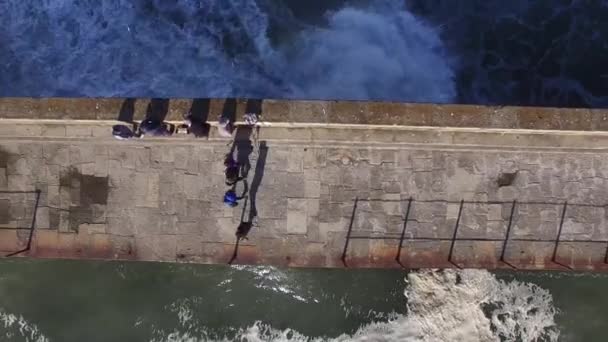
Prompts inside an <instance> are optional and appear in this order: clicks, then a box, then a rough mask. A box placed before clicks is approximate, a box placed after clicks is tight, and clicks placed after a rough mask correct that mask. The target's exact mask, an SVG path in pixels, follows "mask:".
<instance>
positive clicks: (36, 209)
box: [6, 189, 41, 257]
mask: <svg viewBox="0 0 608 342" xmlns="http://www.w3.org/2000/svg"><path fill="white" fill-rule="evenodd" d="M40 194H41V191H40V189H36V202H35V204H34V214H33V215H32V225H31V226H30V235H29V237H28V239H27V245H26V246H25V248H23V249H21V250H18V251H16V252H13V253H10V254H7V255H6V257H12V256H15V255H17V254H21V253H23V252H27V251H29V250H30V248H32V239H33V238H34V229H36V214H37V213H38V204H39V203H40Z"/></svg>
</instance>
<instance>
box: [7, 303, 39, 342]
mask: <svg viewBox="0 0 608 342" xmlns="http://www.w3.org/2000/svg"><path fill="white" fill-rule="evenodd" d="M0 340H2V341H25V342H49V339H48V338H47V337H46V336H44V334H43V333H42V332H41V331H40V330H39V329H38V327H37V326H36V325H35V324H33V323H31V322H29V321H28V320H27V319H26V318H25V317H23V316H21V315H15V314H12V313H8V312H5V311H4V310H3V309H2V308H0Z"/></svg>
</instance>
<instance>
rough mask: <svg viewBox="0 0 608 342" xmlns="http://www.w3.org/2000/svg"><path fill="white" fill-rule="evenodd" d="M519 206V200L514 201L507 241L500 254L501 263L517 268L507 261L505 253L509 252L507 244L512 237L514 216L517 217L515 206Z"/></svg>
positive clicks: (506, 236) (506, 235)
mask: <svg viewBox="0 0 608 342" xmlns="http://www.w3.org/2000/svg"><path fill="white" fill-rule="evenodd" d="M516 205H517V200H514V201H513V205H512V206H511V215H509V223H508V225H507V233H506V234H505V241H504V242H503V244H502V252H501V253H500V262H502V263H503V264H505V265H507V266H509V267H511V268H515V269H516V268H517V267H515V266H513V265H511V263H509V262H507V261H505V253H506V252H507V243H508V242H509V237H510V236H511V227H512V226H513V216H514V215H515V206H516Z"/></svg>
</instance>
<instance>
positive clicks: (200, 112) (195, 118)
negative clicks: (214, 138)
mask: <svg viewBox="0 0 608 342" xmlns="http://www.w3.org/2000/svg"><path fill="white" fill-rule="evenodd" d="M209 106H210V100H209V99H194V100H193V101H192V105H191V106H190V110H189V111H188V113H187V114H186V115H185V116H184V120H185V122H186V127H187V128H188V133H190V134H192V135H194V136H195V137H197V138H202V137H209V131H210V129H211V126H210V125H209V124H208V123H207V120H208V119H209Z"/></svg>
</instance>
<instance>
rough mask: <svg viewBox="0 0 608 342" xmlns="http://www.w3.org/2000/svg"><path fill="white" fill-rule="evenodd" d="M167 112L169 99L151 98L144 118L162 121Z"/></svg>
mask: <svg viewBox="0 0 608 342" xmlns="http://www.w3.org/2000/svg"><path fill="white" fill-rule="evenodd" d="M168 113H169V99H151V100H150V102H149V103H148V107H147V108H146V120H152V121H154V122H164V121H165V118H166V117H167V114H168Z"/></svg>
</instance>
